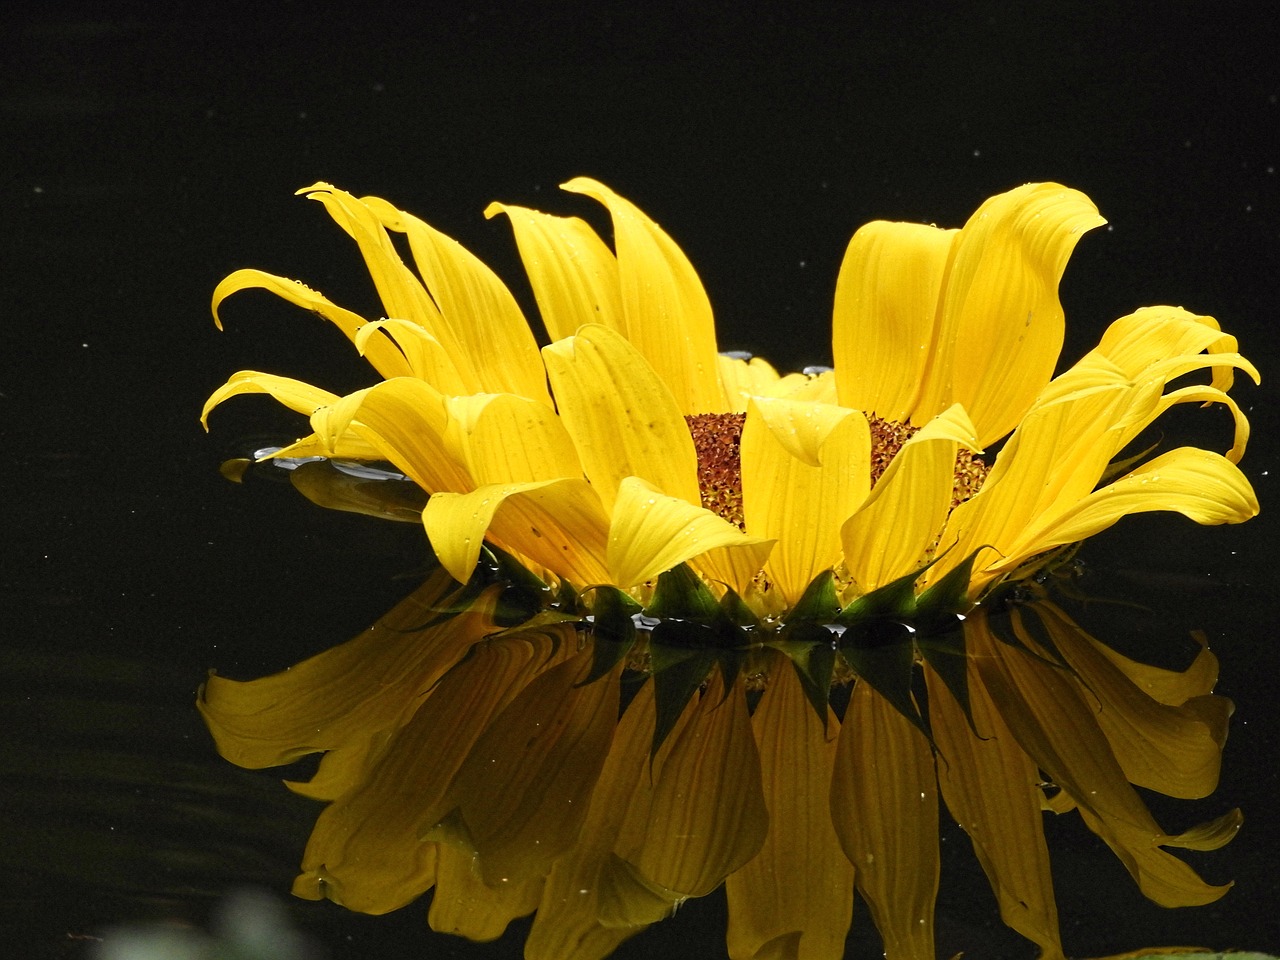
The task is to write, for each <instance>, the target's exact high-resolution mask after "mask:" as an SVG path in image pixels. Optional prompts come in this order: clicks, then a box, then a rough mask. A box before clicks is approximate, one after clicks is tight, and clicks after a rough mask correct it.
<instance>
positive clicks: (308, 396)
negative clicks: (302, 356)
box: [200, 370, 338, 430]
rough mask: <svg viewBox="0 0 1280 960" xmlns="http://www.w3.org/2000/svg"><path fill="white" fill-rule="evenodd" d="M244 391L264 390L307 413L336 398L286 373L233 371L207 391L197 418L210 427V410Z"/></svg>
mask: <svg viewBox="0 0 1280 960" xmlns="http://www.w3.org/2000/svg"><path fill="white" fill-rule="evenodd" d="M246 393H265V394H268V395H270V396H271V397H274V398H275V399H276V400H278V401H279V402H280V403H282V404H284V405H285V406H286V407H288V408H289V409H290V410H296V411H297V412H298V413H304V414H306V415H307V416H311V414H313V413H315V411H316V410H318V409H319V408H320V407H323V406H327V405H328V404H331V403H336V402H337V401H338V395H337V394H336V393H330V392H329V391H328V390H321V389H320V388H319V387H313V386H311V384H309V383H303V382H302V381H301V380H292V379H290V378H289V377H277V376H275V375H274V374H270V373H259V372H258V371H257V370H241V371H239V372H238V373H233V374H232V375H231V376H230V377H229V378H228V380H227V382H226V383H224V384H223V385H222V386H220V387H219V388H218V389H217V390H215V391H213V393H212V394H210V396H209V399H208V400H206V401H205V402H204V409H203V410H201V411H200V422H201V423H202V424H203V425H204V428H205V429H206V430H208V429H209V412H210V411H211V410H213V408H214V407H216V406H218V405H219V404H220V403H222V402H223V401H224V400H226V399H228V398H230V397H237V396H240V395H242V394H246Z"/></svg>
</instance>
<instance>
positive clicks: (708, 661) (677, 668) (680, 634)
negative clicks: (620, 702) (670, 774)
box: [649, 620, 717, 760]
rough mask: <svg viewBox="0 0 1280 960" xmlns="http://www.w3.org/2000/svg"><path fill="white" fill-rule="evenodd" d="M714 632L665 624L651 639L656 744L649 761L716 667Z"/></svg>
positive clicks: (681, 623) (701, 626) (685, 624)
mask: <svg viewBox="0 0 1280 960" xmlns="http://www.w3.org/2000/svg"><path fill="white" fill-rule="evenodd" d="M712 630H713V628H712V627H709V626H707V625H706V624H701V623H690V622H689V621H683V620H664V621H663V622H662V623H660V624H658V625H657V626H656V627H654V628H653V632H652V633H651V634H650V635H649V667H650V669H651V670H652V672H653V705H654V711H655V714H656V716H655V718H654V723H653V743H652V746H651V747H650V751H649V758H650V759H651V760H652V759H653V756H654V755H655V754H656V753H657V752H658V748H659V747H661V746H662V744H663V741H665V740H666V739H667V736H668V735H669V734H670V733H671V731H672V729H674V727H675V725H676V721H677V720H679V719H680V714H682V713H683V712H684V708H685V707H686V706H688V704H689V701H690V700H691V699H693V695H694V694H695V693H697V692H698V688H699V687H700V686H702V683H703V681H705V680H706V679H707V675H708V674H709V673H710V672H711V668H712V667H713V666H715V662H716V659H717V655H716V650H715V648H714V647H712V646H711V645H710V643H711V636H710V635H711V633H712Z"/></svg>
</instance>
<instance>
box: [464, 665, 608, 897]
mask: <svg viewBox="0 0 1280 960" xmlns="http://www.w3.org/2000/svg"><path fill="white" fill-rule="evenodd" d="M591 658H592V651H591V650H589V649H588V650H583V651H582V652H581V653H579V654H578V655H577V656H576V657H574V658H573V659H571V660H567V661H565V662H564V663H562V664H560V665H558V666H556V667H554V668H552V669H550V670H547V671H545V672H544V673H542V674H540V675H539V676H538V677H537V679H535V680H533V681H532V682H531V683H530V684H529V685H528V686H527V687H526V688H525V689H524V690H522V691H521V692H520V694H519V695H518V696H517V697H516V698H515V699H514V700H513V701H512V702H511V703H510V704H508V705H507V707H506V708H505V709H504V710H503V711H502V713H501V714H499V715H498V716H497V717H495V718H494V719H493V721H492V722H491V723H490V724H489V726H488V728H487V729H486V730H485V732H484V735H483V736H482V737H481V738H480V740H479V741H477V743H476V745H475V746H474V747H473V748H472V749H471V751H470V753H468V755H467V759H466V761H465V762H464V763H463V765H462V767H461V769H460V770H459V771H458V774H457V776H456V777H455V778H454V781H453V784H452V785H451V786H450V787H449V797H450V798H451V799H452V800H453V801H455V802H456V803H457V804H458V815H459V816H460V817H461V819H462V821H463V823H465V825H466V828H467V830H468V833H469V835H470V837H471V839H472V842H473V844H474V846H475V850H476V863H475V866H476V869H478V870H479V873H480V876H481V878H482V879H483V880H484V881H485V883H487V884H488V885H490V886H495V885H497V884H500V883H509V882H510V883H519V882H521V881H524V880H526V879H529V878H531V877H541V876H545V875H546V873H547V872H548V871H549V870H550V868H551V864H552V862H553V861H554V860H555V859H556V858H558V857H559V856H560V855H561V854H562V853H564V852H565V851H566V850H567V849H569V847H570V846H571V845H572V844H573V843H575V842H576V841H577V838H578V834H579V833H580V832H581V830H582V825H583V822H584V820H585V818H586V815H587V804H588V801H589V800H590V798H591V792H592V790H593V789H594V788H595V784H596V777H597V776H599V774H600V770H601V768H602V767H603V765H604V760H605V754H606V752H607V751H608V749H609V741H610V739H611V738H612V736H613V729H614V726H615V725H616V723H617V719H618V680H617V676H609V677H605V678H601V679H600V680H597V681H596V682H594V683H587V684H582V685H580V686H579V685H578V683H579V681H580V680H582V679H583V677H585V676H586V674H587V672H588V671H589V669H590V667H591ZM513 744H519V749H518V750H513V749H512V746H513Z"/></svg>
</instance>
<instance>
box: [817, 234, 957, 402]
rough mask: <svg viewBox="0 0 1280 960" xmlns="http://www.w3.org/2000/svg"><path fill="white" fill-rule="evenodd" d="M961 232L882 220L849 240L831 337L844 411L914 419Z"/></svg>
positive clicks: (838, 281) (837, 290) (838, 287)
mask: <svg viewBox="0 0 1280 960" xmlns="http://www.w3.org/2000/svg"><path fill="white" fill-rule="evenodd" d="M958 232H959V231H956V230H939V229H938V228H937V227H931V226H925V225H923V224H916V223H889V222H886V221H883V220H881V221H876V222H874V223H869V224H867V225H866V226H864V227H862V228H860V229H859V230H858V232H857V233H855V234H854V235H853V239H852V240H850V241H849V247H848V249H847V250H846V251H845V255H844V261H843V262H842V263H841V264H840V275H839V277H838V278H837V280H836V298H835V310H834V314H833V318H832V332H831V340H832V350H833V353H834V357H835V365H836V386H837V389H838V390H839V394H840V402H841V403H842V404H844V405H845V406H847V407H855V408H857V409H859V410H865V411H866V412H867V413H874V414H876V415H877V416H879V417H881V418H883V419H885V420H895V421H897V422H899V423H906V422H907V421H908V420H909V419H911V417H912V414H913V413H914V412H915V411H916V406H917V403H918V400H919V396H920V391H921V389H922V387H923V384H924V376H925V373H926V371H927V369H928V361H929V356H930V354H931V352H932V351H933V350H934V344H935V340H936V338H937V335H938V307H939V299H940V297H941V291H942V281H943V276H944V275H945V272H946V267H947V262H948V258H949V256H950V253H951V246H952V241H953V240H954V238H955V236H956V234H957V233H958ZM925 418H926V419H927V415H926V417H925ZM914 422H917V423H918V422H920V421H918V420H916V421H914Z"/></svg>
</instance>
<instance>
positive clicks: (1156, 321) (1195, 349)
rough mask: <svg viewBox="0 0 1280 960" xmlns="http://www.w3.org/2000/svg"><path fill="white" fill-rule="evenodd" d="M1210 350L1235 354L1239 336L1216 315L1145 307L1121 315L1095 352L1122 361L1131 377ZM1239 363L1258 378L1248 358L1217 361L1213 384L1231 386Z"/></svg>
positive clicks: (1119, 362)
mask: <svg viewBox="0 0 1280 960" xmlns="http://www.w3.org/2000/svg"><path fill="white" fill-rule="evenodd" d="M1203 351H1208V352H1209V353H1210V354H1211V355H1214V354H1235V353H1236V338H1235V337H1232V336H1229V335H1227V334H1225V333H1223V332H1222V330H1221V328H1220V327H1219V326H1218V321H1217V320H1215V319H1213V317H1203V316H1197V315H1196V314H1193V313H1190V312H1189V311H1186V310H1183V309H1182V308H1181V307H1143V308H1142V309H1140V310H1135V311H1134V312H1133V313H1131V314H1129V315H1128V316H1126V317H1121V318H1120V319H1119V320H1116V321H1115V322H1113V323H1112V324H1111V325H1110V326H1109V327H1107V330H1106V332H1105V333H1104V334H1103V335H1102V339H1101V341H1099V343H1098V346H1097V348H1096V352H1097V353H1100V354H1102V355H1103V356H1105V357H1107V358H1108V359H1110V360H1111V361H1112V362H1114V363H1116V364H1117V365H1119V367H1120V368H1121V369H1122V370H1124V371H1125V373H1126V374H1127V375H1128V376H1130V377H1135V378H1136V377H1138V376H1139V375H1140V374H1141V373H1142V371H1144V370H1146V369H1147V368H1148V367H1149V366H1151V365H1152V364H1154V363H1159V362H1162V361H1164V360H1166V359H1168V358H1169V357H1179V356H1185V355H1188V354H1197V353H1201V352H1203ZM1236 366H1240V367H1241V368H1242V369H1244V370H1245V372H1246V373H1248V374H1249V376H1250V377H1252V378H1253V380H1254V382H1255V383H1256V382H1257V381H1258V371H1257V370H1256V369H1255V368H1254V366H1253V365H1252V364H1250V363H1248V361H1246V362H1245V364H1244V365H1240V364H1225V365H1215V366H1214V374H1213V386H1214V387H1215V388H1217V389H1219V390H1229V389H1230V388H1231V381H1232V376H1231V374H1232V371H1233V368H1234V367H1236Z"/></svg>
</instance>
